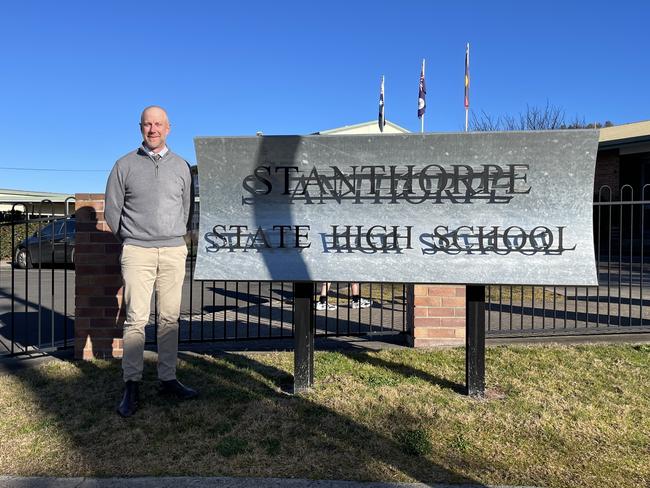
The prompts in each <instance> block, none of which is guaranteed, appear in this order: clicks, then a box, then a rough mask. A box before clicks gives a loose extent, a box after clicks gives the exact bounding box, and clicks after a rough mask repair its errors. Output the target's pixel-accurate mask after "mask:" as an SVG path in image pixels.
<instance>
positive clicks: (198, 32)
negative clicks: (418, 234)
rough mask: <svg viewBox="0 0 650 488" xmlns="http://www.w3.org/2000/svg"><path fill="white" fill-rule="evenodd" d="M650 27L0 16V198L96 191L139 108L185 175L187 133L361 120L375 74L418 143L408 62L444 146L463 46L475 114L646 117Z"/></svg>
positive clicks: (300, 9) (343, 12)
mask: <svg viewBox="0 0 650 488" xmlns="http://www.w3.org/2000/svg"><path fill="white" fill-rule="evenodd" d="M648 19H650V2H647V1H619V2H600V1H590V2H570V1H566V0H565V1H562V2H558V1H547V2H523V1H516V2H515V1H512V2H500V1H491V2H485V1H465V2H453V3H452V2H434V1H420V2H411V1H402V2H395V1H385V2H384V1H372V2H371V1H346V2H340V1H327V2H307V1H302V2H282V1H277V2H268V1H266V2H257V1H246V2H216V1H214V2H213V1H203V2H200V1H194V0H185V1H182V2H181V1H175V2H165V1H157V2H133V1H128V2H127V1H124V2H121V1H107V2H88V1H84V2H73V1H65V0H62V1H60V2H50V1H47V2H46V1H41V2H37V1H30V0H22V1H20V2H19V1H11V2H3V3H2V4H1V6H0V141H1V144H0V188H13V189H24V190H38V191H55V192H102V191H103V190H104V185H105V181H106V177H107V175H108V171H109V170H110V168H111V167H112V165H113V163H114V161H115V160H116V159H117V158H118V157H120V156H121V155H123V154H124V153H126V152H128V151H130V150H132V149H134V148H135V147H136V146H137V145H138V144H139V143H140V141H141V138H140V134H139V131H138V125H137V124H138V118H139V114H140V111H141V109H142V108H143V107H144V106H146V105H150V104H159V105H162V106H164V107H166V108H167V109H168V112H169V115H170V119H171V122H172V132H171V134H170V136H169V138H168V143H169V146H170V147H171V148H172V149H173V150H174V151H175V152H177V153H179V154H181V155H182V156H184V157H185V158H186V159H188V160H189V161H190V162H192V163H194V162H195V160H196V157H195V153H194V146H193V138H194V137H195V136H199V135H254V134H255V132H256V131H263V132H264V133H265V134H307V133H311V132H315V131H318V130H325V129H330V128H334V127H339V126H342V125H349V124H355V123H359V122H365V121H368V120H373V119H375V118H376V116H377V99H378V91H379V81H380V77H381V75H382V74H383V75H385V76H386V117H387V118H388V119H389V120H391V121H393V122H395V123H397V124H399V125H401V126H403V127H406V128H407V129H410V130H413V131H417V130H419V120H418V118H417V113H416V112H417V85H418V78H419V71H420V63H421V60H422V58H426V60H427V71H426V78H427V112H426V119H425V120H426V126H425V128H426V130H427V131H458V130H461V129H462V128H463V125H464V109H463V74H464V67H463V62H464V50H465V43H466V42H470V43H471V82H472V92H471V109H472V110H475V111H478V112H480V111H481V110H484V111H486V112H488V113H490V114H494V115H499V114H504V113H506V114H512V113H514V114H516V113H518V112H520V111H522V110H525V108H526V105H527V104H530V105H544V104H546V101H547V100H548V101H549V102H550V103H551V104H553V105H556V106H559V107H561V108H562V109H563V110H564V111H565V113H566V115H567V118H573V117H574V116H576V115H577V116H579V117H580V118H582V117H584V118H585V120H587V121H594V120H596V121H601V122H602V121H605V120H611V121H612V122H614V123H616V124H621V123H626V122H635V121H639V120H647V119H650V90H648V83H649V80H650V76H649V75H650V56H649V55H648V52H649V47H650V28H648ZM7 168H22V169H23V170H22V171H18V170H13V169H7ZM35 169H38V170H35ZM42 169H57V170H59V171H42ZM60 170H73V171H60ZM82 170H83V171H82Z"/></svg>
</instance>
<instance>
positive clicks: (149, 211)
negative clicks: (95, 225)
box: [104, 147, 192, 247]
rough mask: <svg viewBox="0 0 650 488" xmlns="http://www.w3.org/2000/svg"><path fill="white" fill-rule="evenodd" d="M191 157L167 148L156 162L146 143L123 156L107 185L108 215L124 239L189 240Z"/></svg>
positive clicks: (166, 243) (152, 243) (161, 243)
mask: <svg viewBox="0 0 650 488" xmlns="http://www.w3.org/2000/svg"><path fill="white" fill-rule="evenodd" d="M191 195H192V175H191V173H190V168H189V165H188V164H187V162H186V161H185V160H184V159H183V158H181V157H180V156H178V155H176V154H174V153H173V152H171V151H168V152H167V154H165V155H164V156H163V158H162V159H161V160H160V161H158V162H156V161H154V159H153V158H152V157H151V156H149V154H148V153H147V151H145V149H144V147H140V148H138V149H136V150H135V151H133V152H130V153H129V154H127V155H125V156H123V157H122V158H120V159H119V160H118V161H117V162H116V163H115V166H114V167H113V170H112V171H111V174H110V176H109V177H108V182H107V184H106V196H105V198H106V202H105V205H104V217H105V219H106V223H107V224H108V226H109V227H110V228H111V231H112V232H113V234H115V235H116V236H117V238H118V239H119V240H121V241H122V242H123V243H124V244H132V245H135V246H140V247H171V246H180V245H182V244H184V242H185V241H184V240H183V236H184V235H185V233H186V232H187V226H188V221H189V216H190V209H191V205H192V198H191Z"/></svg>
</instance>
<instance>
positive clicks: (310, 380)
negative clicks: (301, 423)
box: [293, 281, 315, 393]
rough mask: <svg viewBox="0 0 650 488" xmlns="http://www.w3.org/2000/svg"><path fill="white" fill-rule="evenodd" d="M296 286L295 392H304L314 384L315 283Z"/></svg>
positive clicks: (299, 283) (306, 282)
mask: <svg viewBox="0 0 650 488" xmlns="http://www.w3.org/2000/svg"><path fill="white" fill-rule="evenodd" d="M294 286H295V297H294V300H295V312H294V345H295V347H294V351H293V361H294V362H293V392H294V393H303V392H305V391H307V390H309V389H310V388H311V387H312V386H313V385H314V332H315V331H314V328H315V323H314V313H313V310H314V283H313V282H311V281H303V282H296V283H295V284H294Z"/></svg>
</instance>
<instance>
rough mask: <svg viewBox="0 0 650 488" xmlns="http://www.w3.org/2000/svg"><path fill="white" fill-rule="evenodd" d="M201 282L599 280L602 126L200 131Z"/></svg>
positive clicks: (559, 282) (592, 282)
mask: <svg viewBox="0 0 650 488" xmlns="http://www.w3.org/2000/svg"><path fill="white" fill-rule="evenodd" d="M195 146H196V153H197V159H198V163H199V188H200V193H201V222H200V231H199V232H200V233H199V245H198V251H199V253H198V261H197V267H196V272H195V277H196V278H197V279H202V280H242V281H257V280H263V281H265V280H274V281H275V280H286V281H370V282H382V281H393V282H410V283H459V284H540V285H542V284H549V285H551V284H552V285H596V284H597V280H596V267H595V259H594V243H593V227H592V198H593V179H594V168H595V161H596V152H597V147H598V133H597V132H596V131H585V130H571V131H545V132H507V133H469V134H465V133H462V134H408V135H402V134H399V135H388V134H385V135H384V134H382V135H372V136H368V135H354V136H305V137H300V136H273V137H269V136H264V137H241V138H240V137H200V138H197V139H195Z"/></svg>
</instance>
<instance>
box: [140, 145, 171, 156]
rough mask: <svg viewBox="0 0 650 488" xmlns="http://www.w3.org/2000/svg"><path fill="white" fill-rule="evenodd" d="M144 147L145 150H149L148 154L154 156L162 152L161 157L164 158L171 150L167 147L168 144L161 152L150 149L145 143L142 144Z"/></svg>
mask: <svg viewBox="0 0 650 488" xmlns="http://www.w3.org/2000/svg"><path fill="white" fill-rule="evenodd" d="M142 147H144V150H145V151H147V154H148V155H149V156H151V157H152V158H153V157H154V156H155V155H156V154H160V157H161V158H162V157H164V156H165V154H167V153H168V152H169V149H168V148H167V146H165V147H163V148H162V151H160V152H159V153H155V152H153V151H150V150H149V148H148V147H147V146H145V145H144V144H143V145H142Z"/></svg>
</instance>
